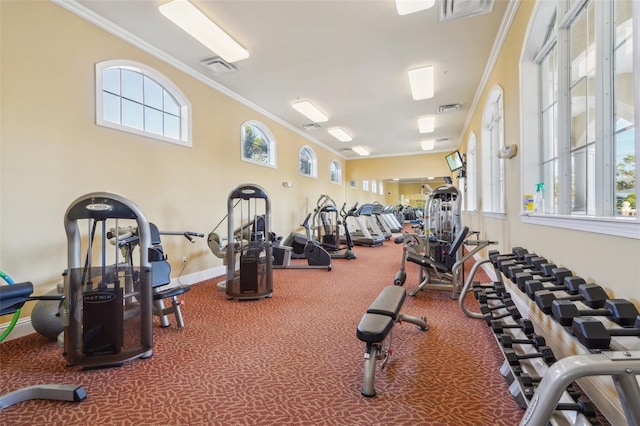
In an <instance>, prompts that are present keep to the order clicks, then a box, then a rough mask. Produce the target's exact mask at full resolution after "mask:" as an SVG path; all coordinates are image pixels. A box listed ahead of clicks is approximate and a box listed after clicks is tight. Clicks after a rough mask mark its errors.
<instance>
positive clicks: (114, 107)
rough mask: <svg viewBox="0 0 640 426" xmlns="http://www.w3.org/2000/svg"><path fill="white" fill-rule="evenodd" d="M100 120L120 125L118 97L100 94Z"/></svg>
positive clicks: (104, 93)
mask: <svg viewBox="0 0 640 426" xmlns="http://www.w3.org/2000/svg"><path fill="white" fill-rule="evenodd" d="M102 119H103V120H105V121H110V122H112V123H118V124H120V97H119V96H115V95H112V94H110V93H106V92H103V93H102Z"/></svg>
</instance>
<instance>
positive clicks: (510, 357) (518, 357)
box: [503, 346, 556, 365]
mask: <svg viewBox="0 0 640 426" xmlns="http://www.w3.org/2000/svg"><path fill="white" fill-rule="evenodd" d="M503 352H504V357H505V359H506V360H507V363H508V364H509V365H518V364H520V361H522V360H523V359H537V358H542V360H543V361H544V362H545V363H546V364H547V365H551V364H553V363H554V362H556V356H555V355H554V354H553V351H552V350H551V348H550V347H549V346H540V347H539V348H538V352H532V353H527V354H518V353H516V351H514V350H513V349H511V348H506V349H504V350H503Z"/></svg>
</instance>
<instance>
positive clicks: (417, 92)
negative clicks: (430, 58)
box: [409, 66, 433, 101]
mask: <svg viewBox="0 0 640 426" xmlns="http://www.w3.org/2000/svg"><path fill="white" fill-rule="evenodd" d="M409 84H410V85H411V95H412V96H413V99H414V100H416V101H419V100H421V99H430V98H433V67H432V66H428V67H422V68H415V69H412V70H411V71H409Z"/></svg>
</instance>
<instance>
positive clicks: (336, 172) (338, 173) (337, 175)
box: [329, 160, 342, 183]
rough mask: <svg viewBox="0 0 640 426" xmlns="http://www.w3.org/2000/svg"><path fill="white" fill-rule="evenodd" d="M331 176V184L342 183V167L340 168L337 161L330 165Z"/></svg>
mask: <svg viewBox="0 0 640 426" xmlns="http://www.w3.org/2000/svg"><path fill="white" fill-rule="evenodd" d="M329 176H330V178H331V182H333V183H342V167H340V163H338V162H337V161H336V160H333V161H332V162H331V163H329Z"/></svg>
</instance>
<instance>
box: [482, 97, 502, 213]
mask: <svg viewBox="0 0 640 426" xmlns="http://www.w3.org/2000/svg"><path fill="white" fill-rule="evenodd" d="M503 99H504V92H503V90H502V88H501V87H500V86H498V85H495V86H494V87H492V88H491V90H490V92H489V96H488V97H487V102H486V104H485V108H484V112H483V114H482V144H481V146H482V180H481V182H482V199H481V200H482V202H481V204H482V213H483V215H485V216H492V217H496V218H501V219H505V218H506V215H505V200H504V197H505V188H504V185H505V182H504V181H505V177H504V160H502V159H501V158H498V155H497V153H498V151H499V150H500V148H501V147H503V146H504V119H503V117H504V114H503V112H504V108H503Z"/></svg>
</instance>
